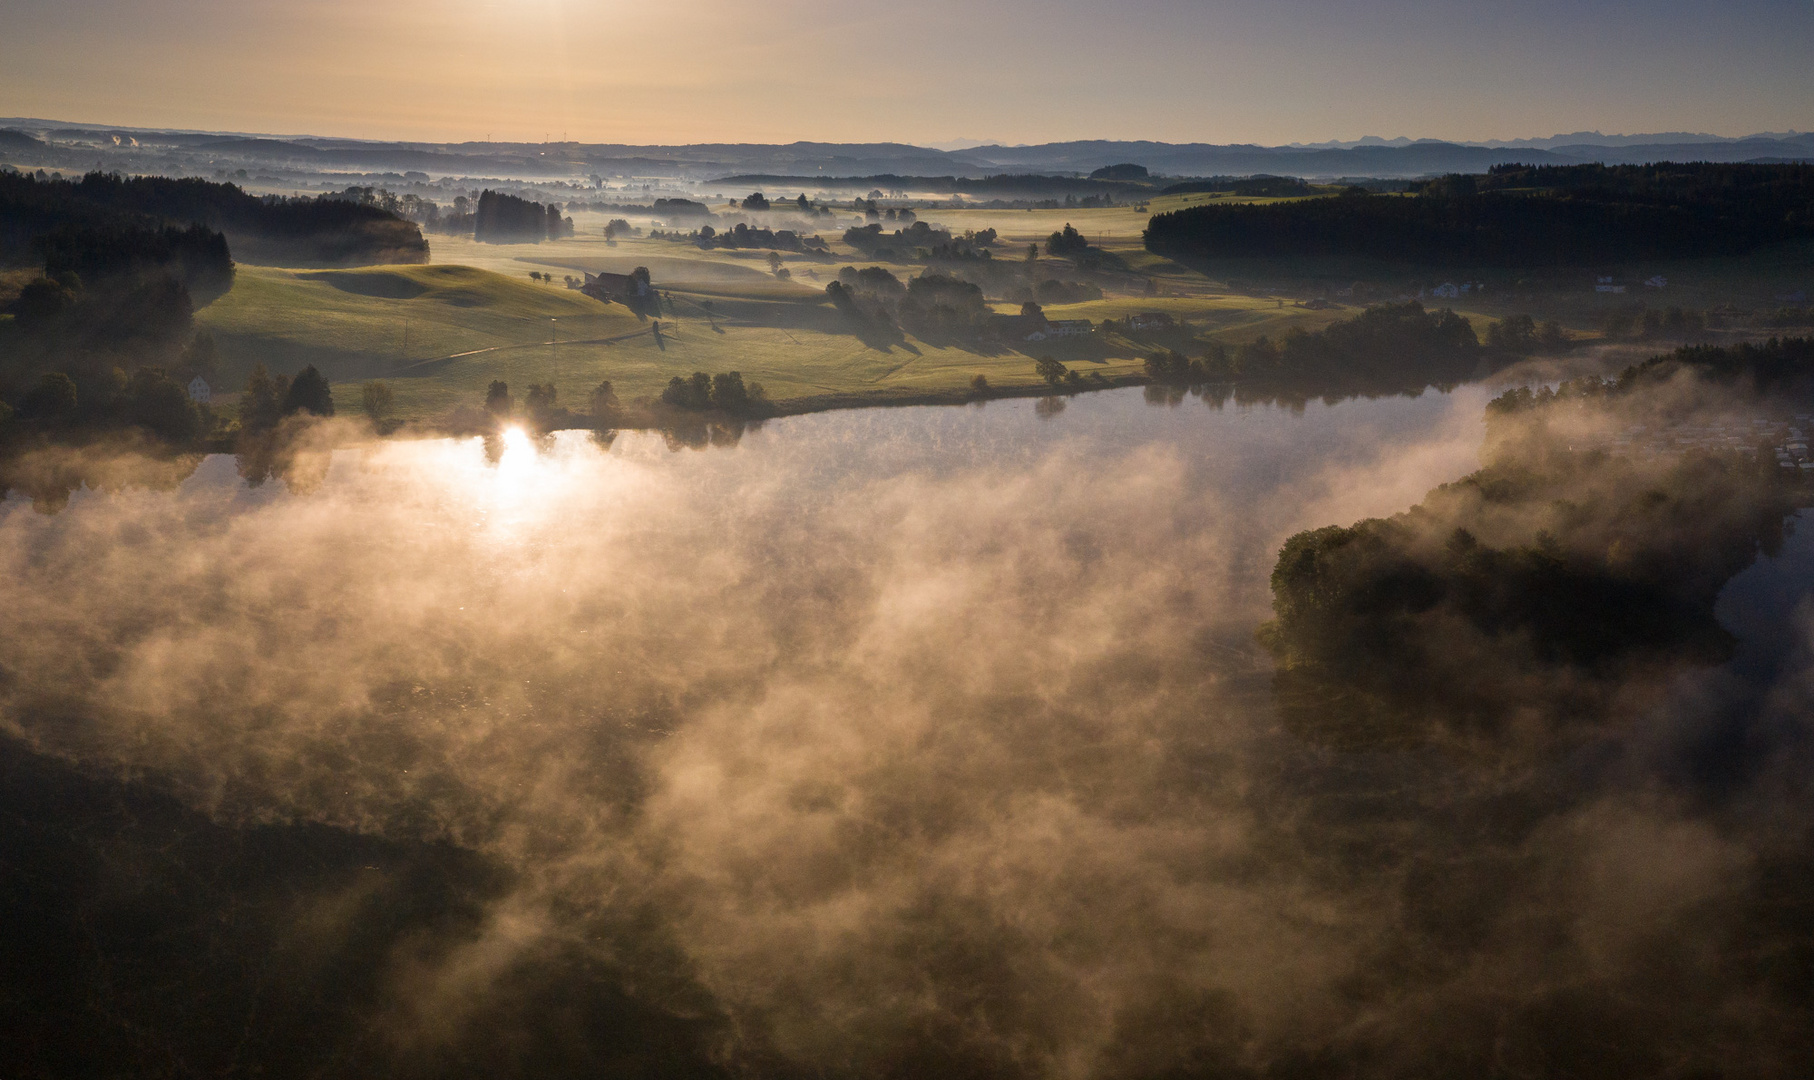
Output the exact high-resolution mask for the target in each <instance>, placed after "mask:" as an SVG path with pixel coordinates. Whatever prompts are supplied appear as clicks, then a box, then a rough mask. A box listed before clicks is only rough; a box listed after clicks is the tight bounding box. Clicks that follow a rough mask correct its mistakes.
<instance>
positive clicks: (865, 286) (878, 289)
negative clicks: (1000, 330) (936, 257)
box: [825, 266, 990, 340]
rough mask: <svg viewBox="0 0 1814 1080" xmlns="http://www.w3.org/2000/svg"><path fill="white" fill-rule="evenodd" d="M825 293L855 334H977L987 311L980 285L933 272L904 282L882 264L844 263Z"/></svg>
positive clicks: (939, 336) (947, 336)
mask: <svg viewBox="0 0 1814 1080" xmlns="http://www.w3.org/2000/svg"><path fill="white" fill-rule="evenodd" d="M825 293H826V295H827V296H829V297H830V298H831V301H832V303H833V305H835V306H836V307H837V308H838V310H839V311H841V312H843V313H844V314H845V316H846V317H847V318H848V319H850V320H851V322H852V323H853V325H855V326H856V327H857V329H858V333H859V334H860V335H862V334H868V333H882V334H889V333H892V334H894V335H898V334H899V332H900V330H902V329H904V330H907V331H909V332H911V333H913V334H915V335H917V336H919V337H921V338H925V339H928V340H933V339H948V340H963V339H968V338H974V337H976V336H977V335H979V334H980V333H981V332H982V330H983V327H984V326H985V325H986V324H987V323H988V320H989V314H990V312H989V305H988V303H987V302H986V301H985V299H984V297H983V290H982V289H981V287H979V286H977V285H975V284H973V283H971V282H968V281H964V280H962V279H961V278H957V277H953V276H951V275H949V274H942V273H939V272H937V271H929V272H927V273H924V274H920V275H918V276H917V277H913V278H910V279H908V281H907V282H906V283H905V284H903V283H902V282H901V280H900V279H899V278H897V277H895V276H894V274H892V273H890V272H889V271H888V270H887V269H886V268H884V267H880V266H870V267H865V268H864V269H862V270H858V269H857V268H855V267H853V266H846V267H844V268H843V269H842V270H840V271H838V280H837V281H834V282H832V283H831V284H829V285H827V286H826V287H825Z"/></svg>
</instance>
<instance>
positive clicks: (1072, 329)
mask: <svg viewBox="0 0 1814 1080" xmlns="http://www.w3.org/2000/svg"><path fill="white" fill-rule="evenodd" d="M1094 329H1095V327H1093V326H1091V325H1090V320H1088V319H1048V320H1046V333H1047V334H1048V335H1050V336H1051V337H1083V336H1085V335H1086V334H1089V333H1090V332H1092V331H1093V330H1094Z"/></svg>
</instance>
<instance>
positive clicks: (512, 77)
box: [0, 0, 1814, 145]
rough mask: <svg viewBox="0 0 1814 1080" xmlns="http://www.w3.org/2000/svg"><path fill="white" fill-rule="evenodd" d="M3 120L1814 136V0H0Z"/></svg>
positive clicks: (1238, 136)
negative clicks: (1809, 60)
mask: <svg viewBox="0 0 1814 1080" xmlns="http://www.w3.org/2000/svg"><path fill="white" fill-rule="evenodd" d="M5 12H6V14H5V23H6V26H7V32H6V33H5V34H3V35H0V115H12V116H33V117H42V118H50V119H59V120H68V121H73V122H82V123H106V124H121V125H132V126H143V127H173V128H195V129H206V130H231V131H251V132H261V133H278V134H318V135H341V136H348V137H359V138H375V139H420V140H424V141H463V140H468V139H485V138H494V139H498V140H524V141H541V140H546V139H562V138H568V139H573V140H579V141H585V142H627V143H682V142H719V141H734V142H790V141H794V140H799V139H806V140H822V141H837V142H857V141H899V142H914V143H920V144H931V143H943V142H949V141H952V140H955V139H960V138H967V139H976V140H985V141H998V142H1003V143H1036V142H1049V141H1059V140H1067V139H1095V138H1110V139H1158V140H1165V141H1170V142H1211V143H1230V142H1253V143H1262V144H1269V145H1270V144H1280V143H1288V142H1307V141H1318V140H1325V139H1352V138H1359V137H1361V136H1365V135H1379V136H1383V137H1387V138H1391V137H1395V136H1399V135H1409V136H1411V137H1414V138H1452V139H1467V140H1483V139H1500V138H1504V139H1509V138H1520V137H1535V136H1547V135H1552V134H1557V133H1563V132H1573V131H1582V130H1598V131H1601V132H1604V133H1606V134H1620V133H1626V134H1634V133H1640V132H1657V131H1694V132H1709V133H1713V134H1720V135H1742V134H1749V133H1753V132H1758V131H1784V130H1804V131H1805V130H1807V129H1809V128H1811V127H1814V78H1810V77H1809V76H1808V71H1807V66H1806V55H1805V53H1806V49H1807V47H1808V44H1809V43H1810V42H1814V0H1725V2H1700V0H1651V2H1648V3H1637V2H1628V0H1572V2H1566V0H1520V2H1518V3H1504V2H1495V3H1483V2H1478V0H1445V2H1437V0H1375V2H1370V3H1364V4H1362V3H1351V2H1340V0H1118V2H1115V3H1107V2H1104V0H1091V2H1084V0H981V2H979V0H924V2H922V3H916V4H912V5H897V4H889V3H881V2H877V0H837V2H835V3H822V2H813V3H807V2H804V0H773V2H770V3H766V4H749V3H742V2H731V0H663V2H660V3H646V2H645V3H629V2H626V0H433V2H429V0H381V2H373V0H285V2H283V3H276V2H270V0H137V2H134V0H6V3H5Z"/></svg>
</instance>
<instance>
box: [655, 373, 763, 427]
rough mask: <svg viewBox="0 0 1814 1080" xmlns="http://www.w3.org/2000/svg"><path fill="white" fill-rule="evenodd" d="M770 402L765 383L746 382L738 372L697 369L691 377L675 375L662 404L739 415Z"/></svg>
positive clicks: (665, 390)
mask: <svg viewBox="0 0 1814 1080" xmlns="http://www.w3.org/2000/svg"><path fill="white" fill-rule="evenodd" d="M767 402H768V393H767V391H765V390H764V389H763V388H762V384H761V383H758V382H752V383H749V384H748V385H745V384H744V382H743V374H742V373H741V372H736V371H726V372H721V373H719V374H717V375H708V374H706V373H705V372H703V371H695V372H694V373H693V375H692V377H691V378H682V377H681V376H679V375H676V376H674V377H673V378H672V379H669V380H668V385H667V386H666V388H664V389H663V390H662V392H661V403H662V404H663V405H666V406H668V407H670V408H674V409H681V410H685V411H687V412H722V413H728V414H730V415H732V416H739V415H745V414H748V413H750V412H753V411H760V409H761V408H762V407H763V406H764V405H766V404H767Z"/></svg>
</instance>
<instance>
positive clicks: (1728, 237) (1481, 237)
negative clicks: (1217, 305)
mask: <svg viewBox="0 0 1814 1080" xmlns="http://www.w3.org/2000/svg"><path fill="white" fill-rule="evenodd" d="M1809 237H1814V166H1810V165H1714V164H1690V165H1672V164H1659V165H1643V166H1638V165H1625V166H1599V165H1580V166H1551V167H1541V168H1539V167H1530V166H1503V167H1499V168H1496V169H1494V170H1493V171H1492V172H1490V173H1488V174H1486V175H1485V176H1449V177H1443V178H1440V179H1437V180H1433V181H1430V182H1428V183H1426V184H1424V185H1422V187H1421V188H1420V189H1419V191H1418V192H1417V193H1416V194H1415V195H1411V196H1404V197H1401V196H1395V195H1380V196H1375V195H1369V194H1367V193H1366V192H1364V191H1362V190H1360V189H1358V188H1352V189H1349V192H1348V193H1346V194H1343V195H1339V196H1334V197H1329V198H1315V199H1303V200H1300V201H1294V202H1286V203H1271V204H1259V205H1251V204H1250V205H1232V204H1231V205H1206V206H1193V207H1188V208H1186V209H1183V210H1177V211H1173V212H1171V213H1166V214H1158V215H1155V216H1154V217H1153V218H1152V220H1151V221H1150V222H1149V223H1148V225H1147V229H1146V234H1145V239H1146V246H1147V248H1148V249H1149V250H1151V251H1154V252H1157V253H1160V254H1166V255H1174V256H1198V257H1292V256H1363V257H1370V258H1379V259H1389V260H1394V261H1399V262H1406V263H1413V264H1437V263H1440V264H1455V263H1461V264H1467V265H1478V266H1495V267H1569V266H1591V265H1596V264H1603V263H1608V262H1623V261H1630V260H1634V259H1648V258H1655V259H1680V258H1699V257H1706V256H1718V255H1741V254H1745V253H1747V252H1750V251H1753V250H1755V249H1757V248H1759V247H1761V246H1763V245H1766V244H1771V243H1776V242H1781V241H1788V240H1800V239H1807V238H1809Z"/></svg>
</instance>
